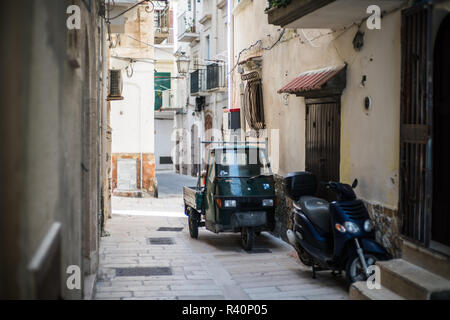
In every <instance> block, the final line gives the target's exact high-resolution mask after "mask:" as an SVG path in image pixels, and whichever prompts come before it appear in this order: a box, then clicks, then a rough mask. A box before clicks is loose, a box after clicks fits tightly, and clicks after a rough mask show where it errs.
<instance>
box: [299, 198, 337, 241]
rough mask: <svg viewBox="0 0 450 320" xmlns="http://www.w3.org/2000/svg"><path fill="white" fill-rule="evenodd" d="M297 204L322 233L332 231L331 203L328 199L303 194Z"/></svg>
mask: <svg viewBox="0 0 450 320" xmlns="http://www.w3.org/2000/svg"><path fill="white" fill-rule="evenodd" d="M297 204H298V205H299V206H300V208H301V209H302V211H303V213H304V214H305V216H306V217H307V218H308V219H309V220H310V221H311V223H312V224H313V225H314V226H315V227H317V228H318V229H320V231H321V232H322V233H328V232H330V230H331V217H330V204H329V202H328V201H326V200H324V199H321V198H316V197H311V196H303V197H301V198H300V200H299V201H298V202H297Z"/></svg>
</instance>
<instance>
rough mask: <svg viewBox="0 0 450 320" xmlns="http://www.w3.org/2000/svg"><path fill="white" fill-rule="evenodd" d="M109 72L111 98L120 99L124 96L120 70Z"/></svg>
mask: <svg viewBox="0 0 450 320" xmlns="http://www.w3.org/2000/svg"><path fill="white" fill-rule="evenodd" d="M109 72H110V73H109V81H110V83H109V96H111V97H120V96H121V95H122V90H121V89H122V88H121V73H120V70H110V71H109Z"/></svg>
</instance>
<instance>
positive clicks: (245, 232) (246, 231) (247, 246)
mask: <svg viewBox="0 0 450 320" xmlns="http://www.w3.org/2000/svg"><path fill="white" fill-rule="evenodd" d="M254 242H255V230H253V228H250V227H243V228H242V231H241V243H242V247H243V248H244V250H246V251H250V250H252V248H253V243H254Z"/></svg>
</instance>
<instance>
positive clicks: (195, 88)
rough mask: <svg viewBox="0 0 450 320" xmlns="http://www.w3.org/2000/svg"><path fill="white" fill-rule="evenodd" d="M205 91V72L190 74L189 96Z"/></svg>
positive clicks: (196, 71)
mask: <svg viewBox="0 0 450 320" xmlns="http://www.w3.org/2000/svg"><path fill="white" fill-rule="evenodd" d="M205 91H206V70H205V69H198V70H195V71H194V72H191V95H198V94H199V93H201V92H205Z"/></svg>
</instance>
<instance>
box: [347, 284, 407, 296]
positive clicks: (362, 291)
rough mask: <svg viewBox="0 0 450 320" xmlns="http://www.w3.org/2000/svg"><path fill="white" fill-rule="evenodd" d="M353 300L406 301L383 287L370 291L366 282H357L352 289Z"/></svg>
mask: <svg viewBox="0 0 450 320" xmlns="http://www.w3.org/2000/svg"><path fill="white" fill-rule="evenodd" d="M350 299H351V300H405V298H403V297H401V296H399V295H398V294H395V293H394V292H392V291H391V290H389V289H387V288H385V287H383V286H381V288H380V289H369V288H368V287H367V283H366V282H365V281H359V282H355V283H353V284H352V285H351V287H350Z"/></svg>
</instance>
